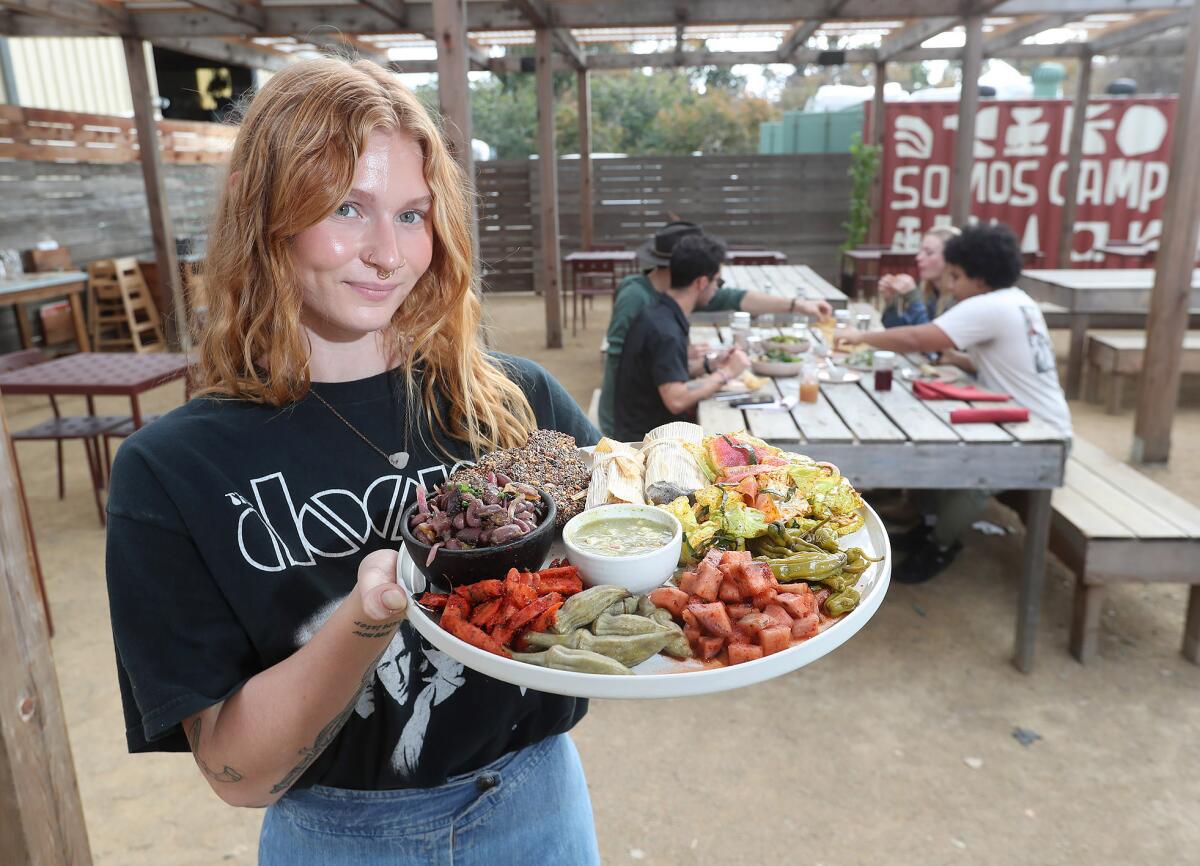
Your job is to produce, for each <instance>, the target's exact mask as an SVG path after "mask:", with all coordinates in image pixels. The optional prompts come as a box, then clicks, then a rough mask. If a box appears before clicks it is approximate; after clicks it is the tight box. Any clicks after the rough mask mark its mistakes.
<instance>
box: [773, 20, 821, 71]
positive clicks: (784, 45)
mask: <svg viewBox="0 0 1200 866" xmlns="http://www.w3.org/2000/svg"><path fill="white" fill-rule="evenodd" d="M824 23H825V22H824V20H823V19H821V18H810V19H809V20H807V21H801V22H800V23H799V24H797V25H796V26H795V27H793V28H792V29H791V31H790V32H789V33H788V34H787V36H785V37H783V41H782V42H780V43H779V50H778V51H777V52H776V53H775V58H776V60H777V61H778V62H780V63H790V62H791V60H792V56H793V55H794V54H795V53H796V51H798V50H799V49H801V48H803V47H804V44H805V43H806V42H808V40H809V39H810V38H812V35H813V34H814V33H816V32H817V31H818V30H820V29H821V25H822V24H824Z"/></svg>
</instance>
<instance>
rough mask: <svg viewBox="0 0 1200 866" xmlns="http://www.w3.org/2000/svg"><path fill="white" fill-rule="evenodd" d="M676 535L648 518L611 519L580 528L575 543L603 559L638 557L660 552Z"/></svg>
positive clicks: (581, 548)
mask: <svg viewBox="0 0 1200 866" xmlns="http://www.w3.org/2000/svg"><path fill="white" fill-rule="evenodd" d="M674 534H675V533H674V532H672V531H671V530H670V529H667V528H666V527H664V526H663V525H662V524H661V523H654V522H653V521H650V520H646V519H645V518H644V517H610V518H608V519H607V520H594V521H592V522H591V523H588V524H587V525H586V526H583V527H581V528H579V529H577V530H576V531H575V537H574V538H573V539H572V542H573V543H574V545H575V546H576V547H578V548H579V549H580V550H585V551H587V552H588V553H596V554H599V555H600V556H637V555H638V554H641V553H650V552H651V551H654V550H658V549H659V548H660V547H662V546H663V545H665V544H666V543H667V542H669V541H670V540H671V537H672V536H673V535H674Z"/></svg>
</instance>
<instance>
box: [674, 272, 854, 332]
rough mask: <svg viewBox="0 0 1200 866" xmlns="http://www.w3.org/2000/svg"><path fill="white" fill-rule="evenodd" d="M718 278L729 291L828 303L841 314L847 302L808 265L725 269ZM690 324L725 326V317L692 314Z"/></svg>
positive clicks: (712, 314) (726, 314)
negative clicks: (749, 291)
mask: <svg viewBox="0 0 1200 866" xmlns="http://www.w3.org/2000/svg"><path fill="white" fill-rule="evenodd" d="M721 277H722V278H723V279H724V280H725V284H726V285H727V286H730V287H732V288H738V289H754V290H756V291H759V292H765V293H766V294H768V295H778V296H779V297H781V298H799V299H800V300H810V301H828V302H829V305H830V306H831V307H833V308H834V309H835V310H844V309H845V308H846V305H847V304H848V303H849V299H848V298H847V297H846V296H845V295H844V294H842V292H840V291H838V289H836V288H835V287H834V286H833V285H832V284H831V283H830V282H829V281H828V280H826V279H824V278H823V277H821V276H820V275H819V274H818V273H817V272H816V271H814V270H813V269H812V268H810V267H809V266H808V265H725V266H724V267H722V268H721ZM688 318H689V319H690V320H691V321H692V322H699V323H708V324H712V323H717V322H719V323H721V324H727V323H728V318H729V314H728V313H692V314H691V316H689V317H688Z"/></svg>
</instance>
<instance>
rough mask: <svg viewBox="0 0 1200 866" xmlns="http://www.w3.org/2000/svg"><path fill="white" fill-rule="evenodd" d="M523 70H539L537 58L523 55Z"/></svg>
mask: <svg viewBox="0 0 1200 866" xmlns="http://www.w3.org/2000/svg"><path fill="white" fill-rule="evenodd" d="M521 71H522V72H536V71H537V60H536V59H535V58H533V57H522V58H521Z"/></svg>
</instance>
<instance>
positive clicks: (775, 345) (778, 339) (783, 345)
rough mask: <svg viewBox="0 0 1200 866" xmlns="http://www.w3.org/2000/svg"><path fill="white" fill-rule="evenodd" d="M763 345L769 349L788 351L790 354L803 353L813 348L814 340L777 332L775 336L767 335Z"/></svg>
mask: <svg viewBox="0 0 1200 866" xmlns="http://www.w3.org/2000/svg"><path fill="white" fill-rule="evenodd" d="M763 347H764V348H766V349H767V350H778V351H780V352H787V353H788V354H789V355H802V354H804V353H805V352H807V351H808V350H809V349H811V348H812V340H809V339H808V338H807V337H797V336H795V335H788V334H776V335H775V336H773V337H767V339H765V340H763Z"/></svg>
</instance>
